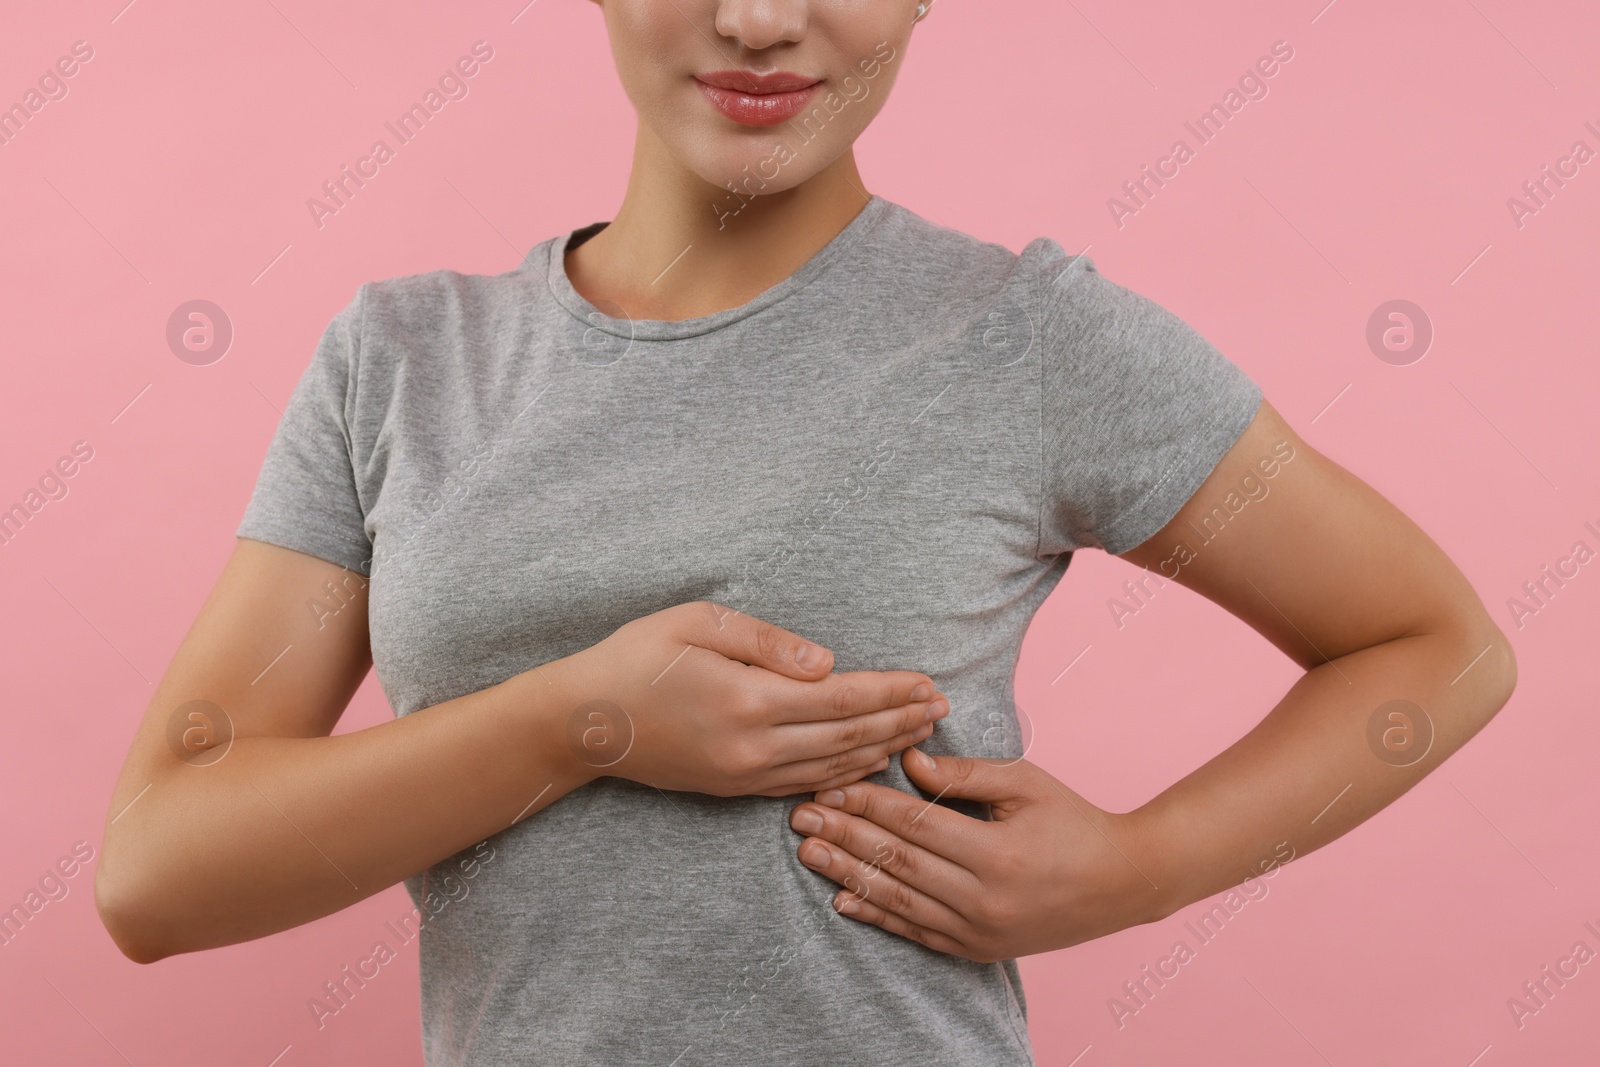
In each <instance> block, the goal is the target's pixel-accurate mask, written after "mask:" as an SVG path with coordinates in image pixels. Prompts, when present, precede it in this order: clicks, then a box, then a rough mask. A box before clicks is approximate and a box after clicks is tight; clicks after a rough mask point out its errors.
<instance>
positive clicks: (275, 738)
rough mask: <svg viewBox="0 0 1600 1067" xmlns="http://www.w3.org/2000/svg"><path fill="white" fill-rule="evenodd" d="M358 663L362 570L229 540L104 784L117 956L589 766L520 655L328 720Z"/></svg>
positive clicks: (499, 825)
mask: <svg viewBox="0 0 1600 1067" xmlns="http://www.w3.org/2000/svg"><path fill="white" fill-rule="evenodd" d="M328 581H332V582H333V583H335V586H336V587H337V588H338V589H339V595H340V596H341V597H343V598H344V599H346V600H347V603H346V604H345V606H344V607H343V608H342V609H340V610H339V611H337V612H336V613H334V614H332V615H329V616H324V617H322V618H321V619H319V618H318V617H317V614H316V613H314V612H313V611H312V610H311V609H310V608H309V607H308V606H307V604H308V603H309V602H323V603H336V601H333V599H332V598H331V597H330V596H329V595H328V591H327V588H326V586H325V584H324V583H325V582H328ZM370 666H371V658H370V651H369V646H368V638H367V606H366V591H365V582H364V580H363V579H362V578H361V576H360V575H357V574H354V572H351V571H347V570H345V569H344V568H342V567H339V566H337V565H335V564H332V563H328V562H326V561H324V560H320V559H316V558H315V557H312V556H308V555H304V554H302V553H299V552H293V551H290V550H288V549H285V548H279V547H277V546H274V545H268V544H264V543H262V542H257V541H250V540H247V539H240V541H239V543H238V545H237V546H236V548H235V551H234V553H233V556H232V557H231V558H230V559H229V561H228V563H227V565H226V567H225V568H224V570H223V572H222V575H221V577H220V578H219V580H218V582H217V586H216V588H215V589H214V590H213V592H212V594H211V596H210V598H209V599H208V600H207V602H206V604H205V606H204V607H203V608H202V609H201V611H200V613H199V616H198V617H197V618H196V620H195V622H194V625H193V626H192V627H191V629H190V632H189V634H188V635H187V636H186V637H185V639H184V641H183V644H182V645H181V646H180V648H179V650H178V652H177V654H176V655H175V656H174V658H173V661H172V664H171V665H170V667H169V668H168V670H167V672H166V674H165V676H164V677H163V678H162V680H161V683H160V684H159V685H158V686H157V688H156V693H155V696H154V698H153V699H152V700H151V702H150V706H149V708H148V710H147V711H146V712H145V715H144V719H143V721H142V722H141V723H140V725H139V728H138V731H137V733H136V735H135V738H134V741H133V744H132V746H131V748H130V751H129V754H128V758H127V761H126V763H125V764H124V767H123V771H122V774H121V777H120V778H119V780H118V782H117V785H116V789H115V791H114V792H113V794H112V802H111V806H110V811H109V812H108V815H107V825H106V832H105V845H104V849H103V853H102V858H101V863H100V865H99V868H98V870H97V871H96V874H95V899H96V903H97V905H98V907H99V910H100V914H101V917H102V919H103V921H104V922H105V924H106V927H107V929H108V931H109V932H110V933H111V935H112V937H113V939H114V940H115V941H116V942H117V945H118V947H119V948H121V949H122V951H123V952H124V953H125V954H126V955H127V956H128V957H129V958H131V959H134V960H136V961H138V962H142V963H148V962H152V961H154V960H157V959H160V958H162V957H164V956H168V955H172V954H174V953H179V952H190V951H194V950H196V949H203V948H211V947H215V946H218V945H226V944H233V943H236V942H239V941H245V940H249V939H251V938H256V937H261V936H263V935H266V934H270V933H275V932H277V931H280V930H285V929H288V928H290V927H294V926H298V925H300V924H302V923H306V922H309V921H311V920H313V919H317V918H320V917H322V916H324V915H328V914H330V913H332V912H335V911H338V910H340V909H341V908H344V907H347V906H349V905H350V904H353V903H355V902H356V901H358V900H361V899H364V898H366V897H368V896H370V895H372V894H373V893H376V892H378V891H380V890H382V889H385V888H387V887H389V886H391V885H393V884H395V883H396V882H398V881H399V880H401V879H402V878H405V877H407V876H408V875H411V874H413V873H415V872H417V871H419V870H422V869H424V868H426V867H429V866H432V865H433V864H435V863H437V862H439V861H440V860H443V859H445V858H447V857H449V856H451V855H453V854H455V853H456V852H459V851H461V850H463V849H465V848H468V847H470V846H471V845H472V844H474V843H476V842H478V841H481V840H483V839H484V838H486V837H488V836H489V835H491V834H493V833H496V832H498V831H500V830H503V829H505V828H506V827H507V826H509V825H511V824H512V822H513V821H515V820H517V819H518V818H519V817H521V818H526V817H528V816H530V815H532V814H533V813H534V812H536V811H538V810H539V809H540V808H542V807H544V806H546V805H548V804H550V803H552V802H554V801H555V800H557V799H558V798H560V797H561V796H563V795H565V794H566V793H568V792H570V791H571V790H573V789H575V788H577V787H578V786H579V785H581V784H583V783H584V782H587V781H589V780H590V779H591V778H592V777H593V776H594V773H595V772H594V769H593V768H591V767H588V766H586V765H585V764H584V763H582V762H581V761H579V760H578V759H577V758H576V757H575V756H574V754H573V753H572V752H571V750H570V749H569V748H568V747H567V746H566V744H565V741H564V735H563V733H562V727H563V726H564V723H562V722H558V721H556V713H557V712H559V711H560V710H563V708H562V707H560V706H558V704H557V703H556V702H554V701H552V699H551V695H552V694H551V693H550V692H549V690H548V683H546V682H544V681H543V680H542V679H541V678H540V677H539V676H537V675H536V674H535V673H532V672H529V673H526V674H521V675H517V676H516V677H513V678H511V679H509V680H508V681H506V682H504V683H501V684H499V685H495V686H491V687H490V688H488V689H484V690H482V691H480V692H476V693H472V694H470V695H468V696H464V697H460V698H458V699H456V700H450V701H446V702H444V703H442V704H438V705H436V706H434V707H430V708H425V709H422V710H420V711H417V712H415V713H413V714H410V715H406V716H404V717H402V718H398V719H395V720H392V721H389V722H384V723H382V724H380V725H377V726H374V727H371V728H369V729H365V730H359V731H356V732H353V733H349V734H342V735H340V736H338V737H331V736H328V735H329V734H330V733H331V731H332V729H333V727H334V725H335V723H336V722H337V721H338V719H339V716H340V714H341V713H342V712H343V711H344V708H345V706H346V704H347V703H348V702H349V699H350V697H351V695H352V694H353V693H354V692H355V690H356V688H357V687H358V686H359V685H360V683H361V680H362V678H363V677H365V675H366V673H367V670H368V669H369V667H370ZM197 699H203V700H205V701H207V702H209V703H210V704H212V705H215V706H217V707H219V708H221V709H222V711H223V712H224V713H225V715H226V720H223V719H222V718H221V717H220V716H218V715H216V714H215V713H211V712H209V709H206V708H204V707H200V706H190V707H188V708H186V709H184V711H182V712H178V709H179V707H180V705H185V704H187V702H189V701H193V700H197ZM191 711H198V712H200V713H201V714H202V715H203V716H204V718H198V719H197V718H193V717H191V716H190V715H189V714H188V713H189V712H191ZM175 712H178V715H179V719H180V721H179V723H178V724H177V727H176V728H171V727H170V726H169V724H170V723H171V721H172V719H173V717H174V713H175ZM230 722H231V725H232V733H233V737H232V740H231V742H227V741H226V737H227V734H228V728H227V726H226V723H230ZM169 733H170V734H171V738H170V740H169ZM185 733H187V737H185V736H184V735H185ZM208 742H210V743H211V745H212V747H209V748H207V747H206V745H207V743H208ZM188 752H192V754H191V755H189V756H188V758H187V760H186V759H183V758H180V755H181V754H183V753H188ZM219 756H220V758H218V757H219Z"/></svg>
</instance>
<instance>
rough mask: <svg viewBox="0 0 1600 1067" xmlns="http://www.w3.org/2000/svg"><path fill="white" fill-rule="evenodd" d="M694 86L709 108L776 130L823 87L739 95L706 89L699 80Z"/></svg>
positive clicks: (730, 116) (713, 86)
mask: <svg viewBox="0 0 1600 1067" xmlns="http://www.w3.org/2000/svg"><path fill="white" fill-rule="evenodd" d="M694 83H695V84H696V85H698V86H699V87H700V91H701V92H702V93H704V94H705V97H706V99H707V100H709V101H711V106H712V107H714V108H716V109H717V110H718V111H720V112H722V113H723V114H724V115H726V116H728V117H729V118H730V119H732V120H733V121H735V122H740V123H743V124H744V125H746V126H776V125H777V124H778V123H780V122H788V121H789V120H790V119H792V118H794V117H795V116H796V115H798V114H800V112H802V111H804V110H805V108H806V105H807V104H809V103H810V102H811V98H812V97H813V96H815V95H816V94H817V89H818V88H820V87H821V85H822V83H821V82H817V83H816V84H814V85H808V86H806V87H805V88H804V89H796V90H795V91H794V92H792V93H741V92H738V91H737V90H734V89H719V88H718V87H717V86H715V85H707V84H706V83H705V82H703V81H701V80H700V79H699V78H696V79H695V80H694Z"/></svg>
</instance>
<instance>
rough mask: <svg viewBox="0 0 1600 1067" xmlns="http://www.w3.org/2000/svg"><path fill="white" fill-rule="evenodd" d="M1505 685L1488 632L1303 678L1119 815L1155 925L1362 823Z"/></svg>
mask: <svg viewBox="0 0 1600 1067" xmlns="http://www.w3.org/2000/svg"><path fill="white" fill-rule="evenodd" d="M1515 684H1516V667H1515V658H1514V656H1513V654H1512V652H1511V648H1510V645H1509V643H1508V642H1507V641H1506V639H1505V637H1504V635H1503V634H1501V633H1500V632H1499V631H1498V630H1497V629H1495V628H1494V627H1492V626H1488V625H1485V626H1483V627H1480V628H1474V629H1471V630H1468V629H1466V628H1463V629H1461V630H1458V631H1454V632H1450V633H1430V634H1421V635H1412V636H1407V637H1402V638H1398V639H1395V640H1393V641H1386V642H1383V643H1381V644H1377V645H1373V646H1371V647H1369V648H1364V649H1361V650H1359V651H1356V652H1351V653H1349V654H1347V655H1343V656H1339V657H1337V658H1335V659H1333V660H1331V661H1328V662H1325V663H1323V664H1321V665H1319V666H1317V667H1315V668H1313V669H1311V670H1309V671H1307V672H1306V674H1305V676H1304V677H1302V678H1301V679H1300V680H1299V681H1298V682H1296V683H1295V685H1294V686H1293V687H1292V688H1291V689H1290V690H1289V692H1288V693H1287V694H1286V695H1285V696H1284V698H1283V700H1282V701H1280V702H1279V703H1278V705H1277V706H1276V707H1275V708H1273V710H1272V712H1271V713H1270V714H1268V715H1267V717H1266V718H1265V719H1263V720H1262V721H1261V723H1259V724H1258V725H1257V726H1256V727H1255V728H1254V729H1252V730H1251V731H1250V732H1249V733H1248V734H1246V735H1245V736H1244V737H1242V738H1240V739H1239V741H1238V742H1236V743H1235V744H1234V745H1232V746H1231V747H1230V748H1228V749H1226V750H1225V751H1223V752H1221V753H1219V754H1218V755H1217V756H1216V757H1214V758H1213V759H1211V760H1210V761H1209V762H1207V763H1206V764H1205V765H1203V766H1201V767H1200V768H1198V769H1197V770H1195V771H1194V772H1193V773H1192V774H1190V775H1188V776H1187V777H1185V778H1183V779H1182V780H1181V781H1179V782H1177V783H1175V784H1174V785H1172V786H1171V787H1170V788H1168V789H1167V790H1166V791H1164V792H1163V793H1161V794H1160V795H1159V796H1156V797H1155V798H1153V799H1151V800H1150V801H1149V802H1148V803H1146V804H1144V805H1143V806H1141V807H1140V808H1138V809H1137V810H1135V811H1134V812H1131V813H1129V815H1130V819H1131V820H1132V824H1133V825H1134V826H1136V827H1137V836H1138V839H1139V840H1140V841H1141V842H1142V847H1141V849H1140V852H1141V857H1142V858H1140V859H1139V860H1138V863H1139V866H1140V867H1141V868H1142V869H1143V870H1144V871H1145V873H1146V874H1148V875H1149V877H1150V878H1151V879H1152V880H1153V881H1154V882H1155V883H1156V884H1157V885H1158V886H1159V899H1160V908H1161V910H1160V914H1159V916H1157V917H1165V916H1167V915H1171V914H1172V913H1174V912H1176V911H1178V910H1180V909H1181V908H1183V907H1185V906H1187V905H1189V904H1191V903H1193V902H1195V901H1197V900H1203V899H1205V898H1206V897H1209V896H1211V895H1212V894H1214V893H1217V892H1220V891H1222V890H1223V889H1227V888H1229V887H1230V886H1234V885H1238V884H1239V883H1241V882H1242V881H1244V880H1245V879H1246V878H1247V877H1250V876H1252V875H1254V876H1260V875H1262V874H1264V873H1266V872H1267V871H1269V870H1271V868H1272V867H1274V866H1275V865H1277V864H1278V863H1281V862H1286V861H1287V860H1288V859H1291V858H1294V857H1297V856H1303V855H1305V854H1306V853H1308V852H1311V851H1314V850H1315V849H1317V848H1320V847H1321V846H1322V845H1324V844H1326V843H1328V842H1329V841H1332V840H1333V839H1334V838H1337V837H1339V836H1340V835H1341V834H1343V833H1345V832H1346V831H1347V830H1350V829H1352V828H1353V827H1355V826H1357V825H1359V824H1360V823H1362V822H1364V821H1365V820H1367V819H1368V818H1370V817H1371V816H1372V815H1374V814H1375V813H1377V812H1378V811H1380V810H1381V809H1382V808H1383V807H1385V806H1386V805H1387V804H1389V803H1390V802H1391V801H1393V800H1394V799H1395V798H1397V797H1399V796H1400V795H1401V794H1402V793H1404V792H1405V791H1406V790H1407V789H1409V788H1410V787H1411V786H1412V785H1414V784H1416V783H1417V782H1418V781H1419V780H1420V779H1421V778H1423V777H1424V776H1425V775H1427V774H1428V773H1429V772H1430V771H1432V770H1433V769H1434V768H1435V767H1437V766H1438V765H1439V764H1440V763H1441V762H1443V761H1444V760H1445V759H1446V758H1447V757H1448V756H1449V755H1450V754H1451V753H1452V752H1454V751H1455V750H1456V749H1457V748H1459V747H1461V745H1463V744H1464V743H1465V742H1466V741H1467V740H1468V739H1469V738H1470V737H1472V735H1473V734H1475V733H1477V732H1478V730H1480V729H1482V728H1483V726H1484V725H1485V724H1486V723H1487V722H1488V721H1489V719H1490V718H1491V717H1493V715H1494V714H1495V713H1496V712H1497V711H1499V710H1500V708H1501V707H1502V706H1503V705H1504V704H1505V702H1506V701H1507V700H1508V699H1509V698H1510V695H1511V691H1512V689H1513V687H1514V686H1515ZM1391 702H1396V703H1391ZM1402 702H1403V703H1402ZM1412 705H1414V707H1413V706H1412ZM1418 709H1420V712H1419V711H1418ZM1430 732H1431V740H1429V739H1428V738H1429V734H1430ZM1424 751H1425V754H1423V755H1421V758H1417V757H1418V755H1419V753H1422V752H1424Z"/></svg>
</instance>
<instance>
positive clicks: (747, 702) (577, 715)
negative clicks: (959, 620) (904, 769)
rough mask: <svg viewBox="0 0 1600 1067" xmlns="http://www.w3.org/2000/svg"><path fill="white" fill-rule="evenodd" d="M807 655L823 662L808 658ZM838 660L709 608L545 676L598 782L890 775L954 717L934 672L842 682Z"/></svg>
mask: <svg viewBox="0 0 1600 1067" xmlns="http://www.w3.org/2000/svg"><path fill="white" fill-rule="evenodd" d="M805 649H809V650H811V655H812V657H814V658H810V659H807V660H806V662H805V663H803V664H802V663H801V662H800V661H799V659H797V653H799V652H801V651H802V650H805ZM832 664H833V654H832V653H831V652H829V651H828V650H827V649H825V648H822V647H820V646H818V645H815V644H812V643H811V642H809V641H806V640H805V639H804V638H802V637H800V636H799V635H798V634H794V633H791V632H789V631H788V630H785V629H782V628H781V627H778V626H774V625H773V624H771V623H768V622H763V621H762V620H760V619H756V618H752V617H750V616H748V615H744V614H742V613H740V612H737V611H734V610H732V609H731V608H727V607H724V606H722V605H720V604H714V603H712V602H710V601H705V600H698V601H693V602H691V603H687V604H678V605H675V606H673V607H670V608H665V609H663V610H661V611H658V612H655V613H653V614H651V615H646V616H644V617H643V618H639V619H634V620H633V621H631V622H628V623H625V624H623V625H622V626H621V627H619V628H618V629H617V630H616V631H615V632H614V633H612V634H611V636H609V637H607V638H606V639H605V640H603V641H601V642H599V643H598V644H595V645H592V646H590V647H589V648H586V649H584V650H583V651H581V652H577V653H574V654H573V655H571V656H567V657H564V658H562V659H559V660H556V661H555V662H553V663H547V664H545V665H544V666H542V667H540V668H539V671H540V673H542V674H544V675H545V678H546V680H547V681H548V682H549V683H550V684H551V685H552V686H553V687H554V689H555V694H556V695H555V699H556V701H557V703H556V705H555V708H556V711H555V714H556V715H557V716H558V718H560V719H564V725H565V735H566V739H567V744H568V746H569V748H570V749H571V751H572V754H573V755H574V757H575V758H576V759H577V760H579V761H580V762H581V763H582V764H584V765H586V766H587V767H588V768H589V769H590V770H592V771H593V773H594V775H595V777H604V776H611V777H618V778H628V779H631V780H633V781H636V782H641V783H644V784H646V785H653V786H657V787H659V788H661V789H673V790H681V791H687V792H695V793H709V794H711V795H713V796H724V797H731V796H747V795H752V794H754V795H760V796H774V797H775V796H786V795H789V794H792V793H808V792H814V791H817V790H821V789H829V788H833V787H836V786H841V785H847V784H849V783H851V782H854V781H858V780H859V779H861V778H864V777H866V776H867V775H869V774H873V773H875V772H877V771H880V770H883V769H884V768H886V767H887V766H888V765H889V760H888V757H889V756H890V755H891V754H893V753H895V752H899V751H901V750H902V749H905V748H907V747H909V746H911V745H914V744H916V743H918V742H919V741H922V740H923V739H924V738H926V737H927V736H928V735H929V734H931V733H932V732H933V723H934V721H935V720H937V719H940V718H943V717H944V716H945V715H946V714H948V713H949V710H950V705H949V701H947V700H945V699H944V697H943V696H942V695H941V694H939V693H938V691H937V690H935V689H934V686H933V681H932V679H930V678H929V677H928V676H927V675H926V674H922V673H920V672H917V671H849V672H845V673H842V674H830V673H829V671H830V668H831V667H832ZM556 725H557V728H560V726H561V725H562V724H561V723H557V724H556Z"/></svg>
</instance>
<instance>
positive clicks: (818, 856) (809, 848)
mask: <svg viewBox="0 0 1600 1067" xmlns="http://www.w3.org/2000/svg"><path fill="white" fill-rule="evenodd" d="M800 862H801V863H804V864H805V865H806V866H807V867H826V866H827V865H828V850H827V848H825V847H824V846H822V845H819V844H817V843H816V842H815V841H807V842H806V843H805V844H804V845H802V846H801V848H800Z"/></svg>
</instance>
